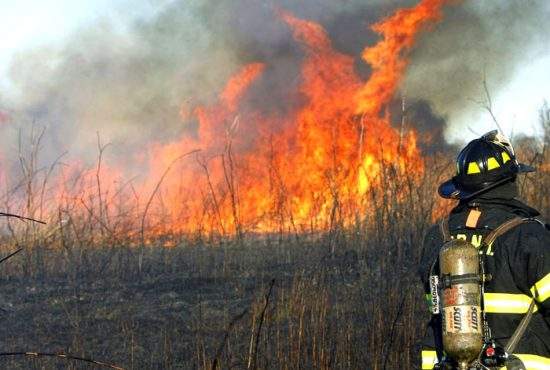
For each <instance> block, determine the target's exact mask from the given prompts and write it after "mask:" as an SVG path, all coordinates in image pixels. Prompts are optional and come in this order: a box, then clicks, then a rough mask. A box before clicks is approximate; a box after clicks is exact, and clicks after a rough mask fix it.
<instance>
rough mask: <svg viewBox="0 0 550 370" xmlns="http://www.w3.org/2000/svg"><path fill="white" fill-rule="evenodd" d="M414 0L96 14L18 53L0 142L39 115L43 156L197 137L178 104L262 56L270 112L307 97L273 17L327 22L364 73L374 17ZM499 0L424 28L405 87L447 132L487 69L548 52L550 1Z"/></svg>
mask: <svg viewBox="0 0 550 370" xmlns="http://www.w3.org/2000/svg"><path fill="white" fill-rule="evenodd" d="M415 3H417V2H416V1H398V0H395V1H386V0H378V1H369V2H365V1H360V0H348V1H342V2H340V1H338V2H336V1H332V0H306V1H300V2H296V1H291V0H272V1H259V0H235V1H225V2H220V1H214V0H202V1H201V0H195V1H188V0H185V1H184V0H178V1H172V2H170V3H168V4H167V5H164V7H163V9H161V10H159V11H158V12H157V13H156V14H155V15H154V16H153V17H148V18H147V19H146V20H140V21H139V20H138V21H134V23H132V24H130V25H127V26H126V27H125V28H124V29H123V30H122V29H120V28H118V27H115V26H113V25H111V24H109V23H108V22H106V21H102V22H99V23H98V24H95V25H94V26H93V27H88V28H84V29H81V30H80V31H79V32H78V33H77V34H74V35H72V36H71V37H70V39H69V40H68V41H67V42H66V44H65V45H64V46H63V47H50V48H48V47H44V48H41V49H37V50H29V51H26V52H24V53H21V54H19V55H18V56H17V57H16V58H15V60H14V61H13V65H12V67H11V76H10V77H11V79H12V85H13V86H14V91H6V92H4V93H0V110H2V111H4V112H9V115H10V117H11V118H10V122H9V124H8V125H6V124H5V123H4V124H3V126H2V127H3V128H2V131H5V132H4V133H3V135H2V139H1V140H2V144H3V145H4V147H5V148H6V147H7V148H10V149H12V148H13V147H14V145H15V144H14V143H15V142H16V141H17V140H16V135H17V132H18V128H19V127H24V126H26V125H29V124H30V123H31V122H36V124H37V125H41V126H43V125H45V126H47V127H48V129H47V133H46V137H45V139H44V146H45V148H46V152H47V153H49V154H48V155H46V159H51V158H53V157H55V156H56V155H58V154H59V153H60V152H61V151H63V150H68V151H69V152H70V153H71V154H72V155H77V156H80V157H82V158H84V159H90V158H91V156H93V155H94V154H93V148H94V147H95V145H96V144H95V143H96V140H97V138H96V133H97V132H98V133H99V134H100V135H101V137H102V138H103V141H109V142H111V143H113V144H114V145H113V146H112V147H111V149H110V152H111V153H113V154H114V155H115V156H116V157H117V158H129V157H128V156H121V154H126V153H129V154H134V153H139V151H140V150H141V149H142V148H143V147H144V146H145V144H146V143H148V142H150V141H151V140H158V141H160V142H168V141H170V140H172V139H174V138H176V137H179V136H180V135H182V134H189V135H193V133H194V127H193V122H192V121H190V120H185V119H182V118H181V112H182V111H183V112H185V111H187V110H188V109H190V108H192V107H193V106H196V105H198V104H205V103H207V102H209V101H212V99H214V98H215V96H216V94H217V93H218V92H219V91H220V89H221V88H222V87H223V85H224V83H225V82H226V81H227V79H228V78H229V77H230V76H231V75H232V74H234V73H235V72H236V71H237V70H238V69H239V67H241V66H242V65H244V64H246V63H249V62H256V61H260V62H265V63H266V64H267V70H266V73H265V75H264V77H262V80H261V81H260V82H259V83H258V84H255V85H254V86H253V93H251V94H249V95H250V96H249V97H248V100H247V101H248V103H249V104H253V105H254V106H256V107H259V109H261V110H263V112H264V113H265V114H286V113H287V112H288V111H289V110H292V109H294V108H295V107H296V106H297V105H299V104H300V96H299V94H297V92H296V86H297V84H298V83H299V74H298V72H299V61H300V58H301V57H302V52H301V49H300V47H299V45H297V44H296V43H295V42H294V41H293V40H292V37H291V34H290V31H289V29H288V27H287V26H286V25H285V24H284V23H282V22H281V21H280V20H279V19H278V17H277V16H276V11H277V9H278V8H282V9H287V10H289V11H291V12H293V13H295V14H296V15H297V16H298V17H302V18H307V19H312V20H314V21H317V22H320V23H321V24H322V25H323V26H325V27H326V29H327V31H328V32H329V34H330V37H331V39H332V40H333V42H334V46H335V48H337V49H338V50H340V51H342V52H345V53H348V54H352V55H355V56H357V69H358V71H359V72H360V73H361V74H362V75H363V76H364V77H367V76H368V73H369V69H368V67H367V66H365V65H364V64H363V63H362V62H361V61H360V58H359V53H360V51H361V50H362V49H363V48H364V47H365V46H366V45H369V44H372V43H374V42H375V40H376V39H377V35H376V34H374V33H373V32H372V31H370V30H369V29H368V26H369V24H372V23H373V22H374V21H376V20H378V19H380V18H381V17H383V16H385V15H389V14H390V13H391V12H392V11H393V10H395V9H396V8H397V7H402V6H411V5H414V4H415ZM490 3H491V4H489V2H479V1H475V0H471V1H467V2H465V3H464V4H463V5H458V6H454V7H450V8H447V10H446V17H445V20H444V21H443V22H442V23H440V24H438V25H437V26H435V27H434V29H433V30H432V32H430V33H425V34H423V36H422V38H421V40H419V44H418V47H417V48H416V49H415V50H414V52H413V54H412V64H411V68H410V69H409V72H408V74H407V77H406V79H405V81H404V83H403V88H404V91H405V94H406V96H407V98H408V99H410V100H411V101H420V102H422V105H421V107H422V109H421V111H422V112H423V114H422V117H423V123H422V126H423V127H424V128H425V129H426V130H428V131H429V130H430V128H429V127H430V125H432V127H436V128H437V130H436V131H438V132H443V130H442V126H443V125H444V122H445V121H444V119H442V117H443V118H446V119H450V120H451V122H453V120H455V119H458V118H460V116H461V114H462V112H463V110H464V109H465V107H467V106H468V105H470V106H471V105H472V104H473V103H471V101H469V100H468V99H469V98H478V97H480V87H481V77H482V75H483V72H484V71H486V73H487V77H488V81H489V82H490V85H491V89H492V90H493V91H495V92H497V91H498V89H499V88H501V87H502V86H503V85H504V84H505V83H506V82H507V81H508V80H509V79H510V77H511V76H512V75H513V73H514V71H515V70H516V68H517V67H518V66H519V65H520V64H521V63H523V61H524V59H525V58H529V57H530V56H532V55H535V54H536V53H537V52H540V51H541V47H542V45H543V41H544V39H545V37H546V35H547V34H548V32H547V31H548V28H549V27H550V26H548V24H547V22H545V21H543V20H544V19H545V18H546V17H547V16H548V11H547V8H548V7H547V5H545V2H544V1H542V0H540V1H511V0H510V1H498V2H496V1H495V2H490ZM413 108H414V107H413ZM413 108H411V109H413ZM470 108H471V107H470ZM428 113H429V114H428ZM427 117H428V118H427ZM429 117H433V118H429Z"/></svg>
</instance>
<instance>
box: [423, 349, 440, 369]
mask: <svg viewBox="0 0 550 370" xmlns="http://www.w3.org/2000/svg"><path fill="white" fill-rule="evenodd" d="M435 364H437V352H435V351H422V369H423V370H424V369H433V368H434V366H435Z"/></svg>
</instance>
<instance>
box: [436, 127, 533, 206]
mask: <svg viewBox="0 0 550 370" xmlns="http://www.w3.org/2000/svg"><path fill="white" fill-rule="evenodd" d="M456 168H457V173H456V175H455V176H454V177H453V178H452V179H450V180H448V181H445V182H444V183H442V184H441V185H439V195H440V196H442V197H443V198H451V199H461V200H463V199H469V198H472V197H474V196H476V195H479V194H481V193H483V192H485V191H487V190H489V189H493V188H495V187H497V186H499V185H501V184H504V183H505V182H508V181H510V180H513V179H515V178H516V176H517V174H518V173H524V172H533V171H535V169H534V168H533V167H531V166H528V165H525V164H522V163H519V162H518V161H517V159H516V155H515V153H514V149H513V148H512V145H511V144H510V142H509V141H508V140H507V139H506V138H505V137H504V136H503V135H501V134H499V133H498V131H497V130H494V131H491V132H488V133H486V134H485V135H483V136H482V137H480V138H479V139H475V140H472V141H470V142H469V143H468V145H466V146H465V147H464V149H462V150H461V151H460V153H459V154H458V157H457V159H456Z"/></svg>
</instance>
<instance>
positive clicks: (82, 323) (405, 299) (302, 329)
mask: <svg viewBox="0 0 550 370" xmlns="http://www.w3.org/2000/svg"><path fill="white" fill-rule="evenodd" d="M73 252H77V251H73ZM33 253H34V254H33ZM35 254H36V251H27V254H26V255H21V256H16V257H14V258H12V259H11V260H9V261H7V262H5V263H4V264H3V265H2V267H3V269H2V270H1V272H0V274H1V275H0V279H1V280H0V287H1V289H0V308H1V309H2V311H1V312H0V314H1V317H2V323H3V325H2V331H1V335H0V343H1V345H2V350H1V351H3V352H10V351H22V350H23V351H33V352H38V351H40V352H63V353H70V354H73V355H77V356H82V357H90V358H93V359H97V360H100V361H105V362H110V363H114V364H117V365H119V366H121V367H124V368H127V369H195V368H203V369H213V368H214V367H217V368H239V369H243V368H244V369H246V368H254V367H257V368H375V367H378V366H383V365H384V364H386V365H387V366H386V367H387V368H397V367H394V366H398V365H396V364H397V362H395V361H409V362H410V363H411V365H407V366H414V365H412V362H413V357H414V356H415V348H414V344H415V343H416V341H417V339H418V336H420V335H421V333H420V332H419V329H418V327H419V324H421V321H422V320H420V321H419V320H418V312H423V307H421V305H422V303H420V304H419V303H418V302H419V300H418V299H417V298H415V293H416V292H417V290H418V284H417V283H416V277H415V274H414V273H411V270H407V269H406V268H405V267H404V266H401V267H400V268H399V271H400V272H399V273H398V274H399V275H395V271H394V268H393V267H392V271H393V272H392V275H393V276H390V278H391V279H393V280H394V281H396V280H398V282H399V284H391V286H390V285H386V284H387V282H386V283H385V282H384V278H383V274H384V269H385V268H386V267H385V264H386V263H388V262H387V261H386V259H387V258H394V257H392V256H391V253H390V254H389V256H388V255H387V254H384V253H382V254H380V255H378V254H376V255H373V254H372V253H371V252H370V251H369V249H368V248H366V247H364V246H357V245H347V246H343V247H342V248H340V249H337V250H336V251H335V252H334V253H330V252H329V250H328V248H326V247H325V246H323V242H322V241H320V240H317V241H312V242H304V241H303V240H302V241H296V242H289V243H288V244H287V245H278V246H274V245H271V244H270V243H266V242H257V243H252V244H248V245H246V246H243V244H239V245H223V246H219V245H218V246H209V247H204V246H197V245H187V246H183V245H182V246H178V247H174V248H171V249H166V248H160V247H158V248H147V249H146V251H145V258H144V263H143V268H142V270H141V272H140V271H139V269H138V254H139V251H138V250H137V249H131V248H122V247H121V248H118V249H105V250H100V249H94V250H84V251H78V254H77V253H71V258H69V257H68V255H67V253H64V252H60V251H55V250H51V251H40V253H39V254H36V256H38V255H39V256H40V258H37V257H36V256H35ZM75 255H77V256H78V257H77V258H75ZM399 258H403V257H399ZM391 265H392V266H393V264H391ZM30 266H33V268H30ZM388 266H389V264H388ZM272 280H274V285H273V289H272V291H271V293H270V294H269V295H268V296H267V299H268V300H267V301H266V295H267V293H268V292H269V286H270V284H271V281H272ZM386 280H387V279H386ZM388 287H390V288H389V289H388ZM403 288H406V290H405V293H406V294H404V291H403ZM397 292H401V293H399V296H397V294H398V293H397ZM394 295H395V296H394ZM393 296H394V297H393ZM416 296H418V297H420V298H421V293H419V294H416ZM392 297H393V298H392ZM420 301H421V299H420ZM260 327H261V328H260ZM391 345H399V346H400V347H401V349H400V351H401V353H400V354H399V355H395V354H394V353H393V351H390V349H389V347H388V346H391ZM394 357H395V358H394ZM0 367H1V368H8V369H67V368H68V369H88V368H97V367H94V366H92V365H88V364H85V363H81V362H74V361H66V360H59V359H50V358H28V357H0ZM405 368H407V367H405ZM410 368H413V367H410Z"/></svg>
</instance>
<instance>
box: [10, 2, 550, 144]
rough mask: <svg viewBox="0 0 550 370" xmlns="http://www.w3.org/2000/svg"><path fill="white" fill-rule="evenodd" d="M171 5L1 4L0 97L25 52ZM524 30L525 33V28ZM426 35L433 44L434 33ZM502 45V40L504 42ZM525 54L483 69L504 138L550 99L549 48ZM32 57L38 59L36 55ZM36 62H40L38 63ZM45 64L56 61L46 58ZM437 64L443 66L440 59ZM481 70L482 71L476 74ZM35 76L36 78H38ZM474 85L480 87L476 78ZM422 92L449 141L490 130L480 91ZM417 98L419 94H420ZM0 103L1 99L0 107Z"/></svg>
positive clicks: (122, 25)
mask: <svg viewBox="0 0 550 370" xmlns="http://www.w3.org/2000/svg"><path fill="white" fill-rule="evenodd" d="M170 3H171V1H170V0H139V1H136V0H134V1H131V0H94V1H70V0H40V1H38V0H34V1H31V0H18V1H8V0H0V20H1V21H0V34H1V35H2V38H1V40H2V47H1V48H0V89H1V91H0V97H2V96H4V98H5V99H9V96H10V95H12V94H16V91H12V90H15V88H14V83H13V81H12V79H13V76H17V75H18V73H17V70H18V67H19V64H18V59H17V58H18V57H19V56H20V55H22V54H23V55H24V54H25V53H27V52H28V51H29V50H34V49H41V50H48V48H51V49H52V50H58V49H60V48H63V45H65V44H66V43H70V42H71V40H73V42H74V39H75V37H76V36H75V35H78V34H79V32H80V31H81V30H87V32H89V30H90V29H93V28H101V27H103V26H105V27H108V28H109V29H111V30H112V31H114V32H115V33H118V34H119V35H124V33H125V30H126V29H127V28H128V27H129V26H130V25H131V24H133V23H135V22H138V21H144V20H145V21H146V20H148V19H152V18H154V17H155V16H156V15H157V13H159V12H161V11H162V10H163V9H165V8H166V7H167V6H168V5H170ZM189 3H193V4H197V3H200V1H197V0H195V1H191V0H190V1H189ZM409 3H411V1H409ZM412 3H414V2H412ZM503 3H504V2H503ZM542 3H546V6H547V8H546V9H547V10H548V9H550V6H549V5H548V3H550V2H547V1H546V2H542ZM542 3H541V4H542ZM479 4H480V2H477V1H476V2H472V1H470V2H469V5H467V6H469V7H470V8H473V7H483V5H479ZM476 11H483V9H481V10H480V9H476ZM527 23H528V21H527ZM440 27H441V29H443V28H444V27H445V21H444V22H443V23H442V25H441V26H440ZM532 30H534V32H536V31H537V30H538V28H536V27H534V28H533V29H532ZM526 32H529V29H528V30H527V31H526ZM534 36H536V35H534ZM429 37H432V38H435V40H436V41H437V30H436V32H434V35H431V36H429ZM544 37H546V36H544ZM428 40H430V39H429V38H428ZM502 41H503V42H504V43H505V42H506V40H502ZM430 42H431V41H430ZM518 42H520V41H518ZM425 49H426V50H428V48H426V47H423V48H420V50H425ZM527 51H528V52H526V51H525V50H521V51H519V52H518V54H522V53H524V56H523V59H521V58H522V55H519V56H518V55H516V56H514V58H519V59H520V60H519V62H517V63H516V64H515V65H516V67H515V68H513V69H511V70H508V71H507V72H506V76H502V75H499V73H500V72H499V68H498V63H499V62H498V59H497V61H496V62H495V61H493V62H492V63H493V64H490V65H488V66H484V67H483V69H484V70H485V71H486V72H487V73H486V79H487V84H488V86H489V89H490V90H491V97H492V100H493V101H492V103H493V107H492V108H493V111H494V113H495V115H496V117H497V119H498V121H499V123H500V125H501V126H502V128H503V130H504V132H505V134H508V135H510V134H514V135H517V134H521V133H525V134H528V135H532V134H536V132H537V127H538V113H537V112H538V109H539V108H540V107H541V106H542V104H543V102H544V101H550V48H540V47H539V48H533V49H532V50H531V49H529V50H527ZM52 53H54V51H52ZM426 54H430V52H427V53H426ZM502 55H503V58H507V56H506V54H502ZM36 57H37V58H40V54H37V56H36ZM443 59H444V58H443ZM415 60H416V61H417V62H416V63H415ZM36 63H38V64H40V61H37V62H36ZM44 63H45V64H46V63H55V58H48V61H44ZM439 63H440V64H441V63H443V62H441V60H439ZM503 63H505V62H504V61H503ZM493 67H494V68H493ZM433 68H434V69H433V70H436V68H437V66H436V65H434V66H433ZM480 69H481V67H479V68H478V69H477V72H479V70H480ZM38 70H39V69H38ZM431 70H432V65H431V64H430V63H426V60H424V59H423V58H422V55H419V56H418V58H416V59H415V58H414V56H413V61H412V64H411V68H410V70H409V74H411V77H409V78H407V79H406V81H405V83H404V85H405V86H408V85H409V84H410V85H411V86H412V88H411V89H410V91H412V92H413V93H416V91H419V90H422V89H421V88H420V89H419V88H418V86H422V84H421V83H419V82H418V81H416V82H415V77H412V75H414V76H421V75H422V71H425V72H424V73H428V74H429V73H431ZM426 71H427V72H426ZM36 78H37V79H40V77H39V76H37V77H36ZM411 81H412V82H411ZM436 82H437V81H436ZM478 82H479V83H478V85H479V86H481V85H482V84H481V82H480V80H479V81H478ZM432 84H433V83H432ZM21 86H26V85H20V86H19V88H21ZM415 86H416V88H415ZM493 87H494V88H493ZM426 91H429V93H430V94H432V95H427V96H421V97H422V98H425V99H427V100H429V101H433V105H434V107H435V111H436V113H437V114H439V115H440V116H442V117H444V118H445V119H446V120H447V129H446V135H445V137H446V138H447V139H448V140H449V141H451V142H456V141H463V140H468V139H471V138H473V137H475V135H476V133H477V134H482V133H484V132H485V131H488V130H490V129H492V128H494V124H493V122H492V119H491V117H490V116H489V115H488V114H487V112H486V111H485V110H484V109H483V107H482V104H480V101H482V100H483V99H484V94H483V91H482V90H481V89H478V90H477V91H476V92H475V93H472V92H471V91H470V92H468V94H469V95H468V96H466V97H465V99H464V100H463V101H461V102H460V107H459V108H456V107H453V108H451V107H448V104H446V102H445V101H444V99H439V100H438V96H436V95H435V94H434V93H433V91H434V89H427V90H426ZM19 93H21V91H19ZM419 95H422V94H421V92H420V93H419ZM1 104H2V102H1V101H0V108H1Z"/></svg>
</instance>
